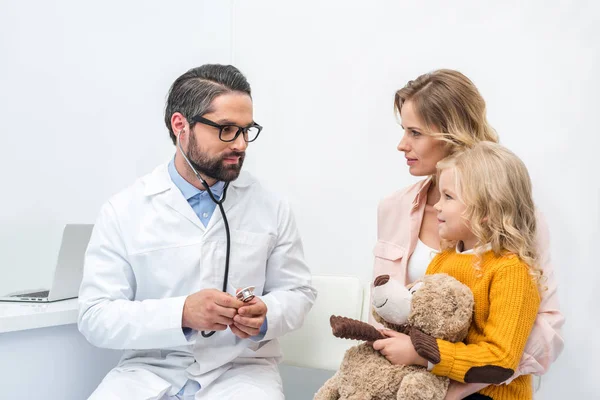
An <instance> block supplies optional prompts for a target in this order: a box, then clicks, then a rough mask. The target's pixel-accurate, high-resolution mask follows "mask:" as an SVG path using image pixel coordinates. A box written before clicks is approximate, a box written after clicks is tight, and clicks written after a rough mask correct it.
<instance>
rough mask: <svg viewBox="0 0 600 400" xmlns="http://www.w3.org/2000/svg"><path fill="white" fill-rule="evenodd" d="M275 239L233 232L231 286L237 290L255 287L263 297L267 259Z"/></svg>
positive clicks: (258, 234)
mask: <svg viewBox="0 0 600 400" xmlns="http://www.w3.org/2000/svg"><path fill="white" fill-rule="evenodd" d="M272 242H273V237H272V236H271V235H269V234H266V233H254V232H246V231H239V230H232V231H231V261H230V265H231V267H230V268H231V269H230V274H231V284H232V285H233V286H234V287H236V288H243V287H246V286H254V287H255V288H256V289H255V293H256V294H257V295H261V294H262V293H263V288H264V285H265V274H266V266H267V259H268V255H269V252H270V248H271V245H272Z"/></svg>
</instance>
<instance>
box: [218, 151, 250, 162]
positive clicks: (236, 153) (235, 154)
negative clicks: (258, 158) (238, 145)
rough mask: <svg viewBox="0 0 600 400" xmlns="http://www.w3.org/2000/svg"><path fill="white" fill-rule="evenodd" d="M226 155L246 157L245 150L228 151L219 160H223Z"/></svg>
mask: <svg viewBox="0 0 600 400" xmlns="http://www.w3.org/2000/svg"><path fill="white" fill-rule="evenodd" d="M228 157H240V158H245V157H246V152H245V151H232V152H230V153H227V154H223V156H222V157H221V160H223V159H225V158H228Z"/></svg>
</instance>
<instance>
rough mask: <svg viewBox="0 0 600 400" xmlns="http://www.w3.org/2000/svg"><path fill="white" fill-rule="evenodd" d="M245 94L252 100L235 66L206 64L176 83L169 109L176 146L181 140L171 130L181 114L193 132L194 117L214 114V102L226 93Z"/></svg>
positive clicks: (168, 103)
mask: <svg viewBox="0 0 600 400" xmlns="http://www.w3.org/2000/svg"><path fill="white" fill-rule="evenodd" d="M229 92H242V93H246V94H248V96H251V90H250V84H249V83H248V81H247V80H246V77H245V76H244V75H243V74H242V73H241V72H240V71H239V70H238V69H237V68H236V67H234V66H233V65H220V64H205V65H202V66H200V67H197V68H192V69H190V70H189V71H187V72H186V73H185V74H183V75H181V76H180V77H179V78H177V79H176V80H175V82H173V85H172V86H171V88H170V89H169V94H168V96H167V104H166V106H165V125H166V126H167V129H168V130H169V135H170V136H171V140H172V141H173V144H176V143H177V137H176V136H175V133H174V132H173V128H171V117H172V116H173V114H174V113H176V112H180V113H181V114H183V116H184V117H185V118H186V119H187V120H188V122H189V123H190V128H193V126H194V125H195V123H194V122H193V121H191V119H192V118H193V117H196V116H201V115H204V114H208V113H210V112H211V111H212V109H211V105H212V102H213V100H214V99H215V98H216V97H218V96H220V95H222V94H225V93H229Z"/></svg>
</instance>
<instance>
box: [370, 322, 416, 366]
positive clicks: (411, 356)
mask: <svg viewBox="0 0 600 400" xmlns="http://www.w3.org/2000/svg"><path fill="white" fill-rule="evenodd" d="M381 333H383V334H384V335H385V336H387V339H379V340H377V341H375V342H373V349H375V350H378V351H379V352H380V353H381V354H382V355H383V356H384V357H385V358H386V359H387V360H388V361H389V362H391V363H392V364H394V365H401V364H402V365H421V366H423V367H427V360H426V359H424V358H423V357H421V356H420V355H418V354H417V352H416V351H415V347H414V346H413V344H412V341H411V340H410V336H408V335H405V334H403V333H400V332H396V331H393V330H390V329H384V330H381Z"/></svg>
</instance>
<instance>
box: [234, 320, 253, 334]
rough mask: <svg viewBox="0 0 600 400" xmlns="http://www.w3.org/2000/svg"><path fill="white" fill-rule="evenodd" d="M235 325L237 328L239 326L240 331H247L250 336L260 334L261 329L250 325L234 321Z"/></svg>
mask: <svg viewBox="0 0 600 400" xmlns="http://www.w3.org/2000/svg"><path fill="white" fill-rule="evenodd" d="M233 326H235V327H236V328H238V329H239V330H240V331H242V332H244V333H246V334H247V335H248V336H249V337H250V336H256V335H258V334H259V333H260V330H259V329H255V328H250V327H248V326H245V325H240V324H238V323H237V322H234V323H233Z"/></svg>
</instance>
